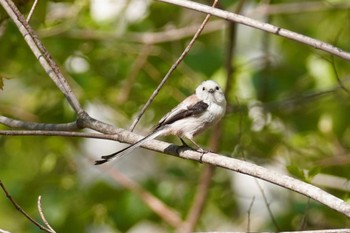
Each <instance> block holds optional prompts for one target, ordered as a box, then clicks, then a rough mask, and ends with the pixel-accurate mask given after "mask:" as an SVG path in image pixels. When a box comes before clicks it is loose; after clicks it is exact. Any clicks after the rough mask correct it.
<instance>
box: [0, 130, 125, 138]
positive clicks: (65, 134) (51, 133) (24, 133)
mask: <svg viewBox="0 0 350 233" xmlns="http://www.w3.org/2000/svg"><path fill="white" fill-rule="evenodd" d="M0 135H5V136H60V137H79V138H95V139H106V140H117V139H118V136H116V135H110V134H99V133H82V132H68V131H52V130H0Z"/></svg>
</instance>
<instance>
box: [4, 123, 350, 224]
mask: <svg viewBox="0 0 350 233" xmlns="http://www.w3.org/2000/svg"><path fill="white" fill-rule="evenodd" d="M115 131H117V132H118V133H117V134H115V135H101V137H99V135H98V134H96V138H102V137H103V138H104V137H106V138H107V137H108V138H109V139H111V140H117V141H119V142H123V143H129V144H132V143H135V142H136V141H138V140H140V139H142V138H143V136H141V135H138V134H135V133H133V132H130V131H127V130H124V129H118V128H116V129H115ZM0 133H1V131H0ZM66 133H70V132H66ZM9 136H10V135H9ZM82 136H84V137H85V136H86V135H82ZM90 136H91V138H94V136H93V135H90ZM143 148H146V149H150V150H153V151H157V152H161V153H165V154H168V155H173V156H176V157H180V158H183V159H190V160H194V161H198V162H200V161H202V162H203V163H207V164H211V165H214V166H216V167H221V168H224V169H227V170H231V171H235V172H239V173H242V174H246V175H249V176H252V177H256V178H258V179H261V180H265V181H267V182H270V183H273V184H276V185H278V186H281V187H284V188H287V189H289V190H292V191H294V192H297V193H300V194H301V195H304V196H306V197H309V198H311V199H313V200H315V201H318V202H320V203H321V204H323V205H325V206H328V207H329V208H331V209H333V210H335V211H337V212H339V213H342V214H344V215H345V216H347V217H349V218H350V204H349V203H347V202H345V201H343V200H341V199H339V198H337V197H335V196H333V195H331V194H329V193H327V192H325V191H324V190H322V189H320V188H318V187H316V186H313V185H311V184H308V183H305V182H303V181H300V180H297V179H295V178H292V177H290V176H288V175H284V174H281V173H278V172H275V171H273V170H271V169H267V168H264V167H261V166H258V165H255V164H253V163H250V162H246V161H242V160H239V159H234V158H230V157H227V156H224V155H220V154H215V153H206V154H202V153H200V152H197V151H193V150H190V149H188V148H186V147H185V148H184V147H181V146H177V145H174V144H169V143H166V142H162V141H158V140H152V141H150V142H148V143H145V144H144V145H143Z"/></svg>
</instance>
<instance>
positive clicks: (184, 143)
mask: <svg viewBox="0 0 350 233" xmlns="http://www.w3.org/2000/svg"><path fill="white" fill-rule="evenodd" d="M179 139H180V141H181V143H182V146H184V147H189V148H191V147H190V146H189V145H187V143H186V142H185V141H184V140H183V139H182V138H181V137H179Z"/></svg>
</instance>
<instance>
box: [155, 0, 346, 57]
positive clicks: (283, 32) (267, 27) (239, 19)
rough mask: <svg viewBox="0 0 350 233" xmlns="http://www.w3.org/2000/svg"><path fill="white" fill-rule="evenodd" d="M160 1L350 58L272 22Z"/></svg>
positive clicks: (177, 0)
mask: <svg viewBox="0 0 350 233" xmlns="http://www.w3.org/2000/svg"><path fill="white" fill-rule="evenodd" d="M158 1H161V2H166V3H170V4H174V5H178V6H182V7H185V8H188V9H192V10H195V11H199V12H203V13H206V14H211V15H214V16H217V17H219V18H222V19H226V20H229V21H232V22H236V23H240V24H243V25H246V26H249V27H253V28H256V29H260V30H262V31H266V32H270V33H273V34H276V35H279V36H282V37H285V38H288V39H291V40H294V41H297V42H300V43H302V44H305V45H309V46H311V47H313V48H316V49H319V50H322V51H324V52H327V53H330V54H333V55H335V56H337V57H340V58H343V59H345V60H350V53H348V52H345V51H343V50H342V49H340V48H338V47H335V46H333V45H331V44H328V43H326V42H323V41H320V40H316V39H314V38H311V37H308V36H304V35H302V34H299V33H296V32H293V31H289V30H287V29H283V28H280V27H276V26H274V25H272V24H268V23H263V22H260V21H257V20H254V19H251V18H248V17H245V16H242V15H238V14H234V13H232V12H228V11H224V10H220V9H217V8H213V7H210V6H206V5H203V4H200V3H196V2H192V1H184V0H158Z"/></svg>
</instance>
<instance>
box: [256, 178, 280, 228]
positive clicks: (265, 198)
mask: <svg viewBox="0 0 350 233" xmlns="http://www.w3.org/2000/svg"><path fill="white" fill-rule="evenodd" d="M254 181H255V183H256V184H257V185H258V188H259V190H260V193H261V195H262V197H263V199H264V203H265V205H266V208H267V211H268V212H269V215H270V218H271V220H272V222H273V225H274V226H275V227H276V231H277V232H280V231H281V230H280V227H279V226H278V223H277V221H276V219H275V216H274V215H273V213H272V210H271V208H270V203H269V201H268V200H267V197H266V195H265V191H264V189H263V187H262V186H261V185H260V182H259V181H258V180H257V179H254Z"/></svg>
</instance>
